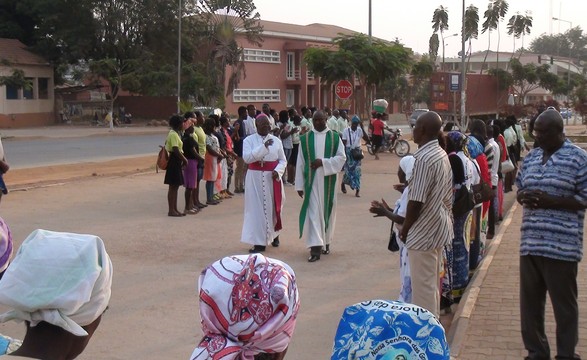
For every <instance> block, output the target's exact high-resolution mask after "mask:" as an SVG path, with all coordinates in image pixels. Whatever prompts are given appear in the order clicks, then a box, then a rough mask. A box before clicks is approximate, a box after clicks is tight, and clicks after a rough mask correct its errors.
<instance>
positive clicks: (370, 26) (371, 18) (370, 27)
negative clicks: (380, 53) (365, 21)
mask: <svg viewBox="0 0 587 360" xmlns="http://www.w3.org/2000/svg"><path fill="white" fill-rule="evenodd" d="M372 21H373V17H372V4H371V0H369V44H371V37H372V36H373V32H372V24H373V22H372Z"/></svg>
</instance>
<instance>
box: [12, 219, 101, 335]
mask: <svg viewBox="0 0 587 360" xmlns="http://www.w3.org/2000/svg"><path fill="white" fill-rule="evenodd" d="M111 286H112V263H111V261H110V257H109V256H108V254H107V253H106V249H105V248H104V243H103V242H102V239H100V238H99V237H97V236H94V235H82V234H72V233H61V232H53V231H47V230H35V231H33V232H32V233H31V234H30V235H29V236H28V237H27V238H26V240H25V241H24V242H23V243H22V245H21V246H20V249H19V250H18V252H17V253H16V256H15V257H14V260H13V261H12V263H11V264H10V266H9V267H8V270H6V273H5V274H4V277H3V278H2V281H0V304H2V305H5V306H7V307H10V308H12V310H11V311H8V312H6V313H4V314H2V315H0V323H3V322H6V321H9V320H16V321H29V322H30V324H31V326H36V325H37V324H38V323H40V322H42V321H45V322H48V323H50V324H53V325H55V326H59V327H61V328H63V329H65V330H66V331H68V332H70V333H72V334H74V335H77V336H85V335H88V333H87V332H86V331H85V330H84V329H83V328H82V326H86V325H89V324H91V323H92V322H94V320H96V319H97V318H98V317H99V316H100V315H102V313H103V312H104V310H105V309H106V307H107V306H108V302H109V301H110V294H111V289H110V288H111Z"/></svg>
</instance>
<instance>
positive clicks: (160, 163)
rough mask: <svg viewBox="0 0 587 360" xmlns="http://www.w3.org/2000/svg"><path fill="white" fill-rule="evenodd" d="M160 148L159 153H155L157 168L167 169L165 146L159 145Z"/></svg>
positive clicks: (167, 156) (167, 157)
mask: <svg viewBox="0 0 587 360" xmlns="http://www.w3.org/2000/svg"><path fill="white" fill-rule="evenodd" d="M159 147H160V148H161V149H160V150H159V154H157V169H161V170H167V164H168V163H169V153H168V152H167V149H165V146H161V145H159Z"/></svg>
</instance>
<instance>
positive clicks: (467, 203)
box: [452, 184, 475, 216]
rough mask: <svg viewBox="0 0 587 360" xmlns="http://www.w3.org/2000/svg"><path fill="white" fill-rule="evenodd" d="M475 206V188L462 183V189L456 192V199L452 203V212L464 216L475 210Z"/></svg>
mask: <svg viewBox="0 0 587 360" xmlns="http://www.w3.org/2000/svg"><path fill="white" fill-rule="evenodd" d="M474 207H475V195H474V194H473V190H470V189H468V188H467V186H466V185H465V184H462V185H461V187H460V189H458V190H457V191H456V192H455V200H454V202H453V205H452V213H453V215H454V216H462V215H465V214H466V213H468V212H469V211H471V210H473V208H474Z"/></svg>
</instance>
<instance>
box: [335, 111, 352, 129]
mask: <svg viewBox="0 0 587 360" xmlns="http://www.w3.org/2000/svg"><path fill="white" fill-rule="evenodd" d="M337 120H338V132H339V133H341V134H342V133H343V132H344V131H345V129H346V128H348V127H349V120H348V115H347V112H346V111H344V110H341V111H340V116H339V117H338V119H337Z"/></svg>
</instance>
